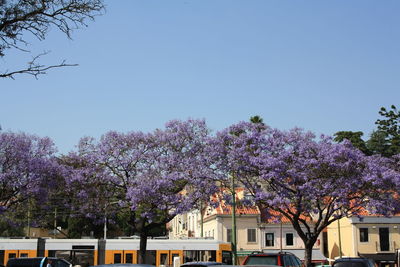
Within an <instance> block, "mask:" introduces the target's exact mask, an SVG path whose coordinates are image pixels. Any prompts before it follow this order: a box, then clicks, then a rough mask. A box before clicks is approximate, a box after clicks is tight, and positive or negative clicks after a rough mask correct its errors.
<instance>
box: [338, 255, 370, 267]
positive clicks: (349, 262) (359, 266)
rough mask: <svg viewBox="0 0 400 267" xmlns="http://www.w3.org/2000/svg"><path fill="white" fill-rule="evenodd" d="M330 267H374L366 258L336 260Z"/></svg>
mask: <svg viewBox="0 0 400 267" xmlns="http://www.w3.org/2000/svg"><path fill="white" fill-rule="evenodd" d="M332 267H375V262H374V261H373V260H371V259H367V258H360V257H343V258H339V259H336V260H335V262H334V263H333V265H332Z"/></svg>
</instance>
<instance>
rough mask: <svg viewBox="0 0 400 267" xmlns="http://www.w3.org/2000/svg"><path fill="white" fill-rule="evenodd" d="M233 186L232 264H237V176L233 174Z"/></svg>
mask: <svg viewBox="0 0 400 267" xmlns="http://www.w3.org/2000/svg"><path fill="white" fill-rule="evenodd" d="M231 184H232V185H231V186H232V189H231V190H232V240H231V242H232V264H233V265H237V248H236V245H237V244H236V190H235V177H234V175H232V176H231Z"/></svg>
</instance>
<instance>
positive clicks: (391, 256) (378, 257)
mask: <svg viewBox="0 0 400 267" xmlns="http://www.w3.org/2000/svg"><path fill="white" fill-rule="evenodd" d="M360 256H361V257H364V258H367V259H372V260H374V261H376V262H396V254H395V253H375V254H360Z"/></svg>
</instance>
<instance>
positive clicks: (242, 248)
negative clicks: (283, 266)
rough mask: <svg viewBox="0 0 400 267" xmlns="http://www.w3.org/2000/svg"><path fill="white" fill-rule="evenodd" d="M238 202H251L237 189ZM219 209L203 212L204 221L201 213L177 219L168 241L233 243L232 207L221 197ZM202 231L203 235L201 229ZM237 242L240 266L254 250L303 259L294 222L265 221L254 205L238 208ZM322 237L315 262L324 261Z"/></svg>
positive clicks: (301, 243) (172, 223)
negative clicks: (184, 239)
mask: <svg viewBox="0 0 400 267" xmlns="http://www.w3.org/2000/svg"><path fill="white" fill-rule="evenodd" d="M236 195H237V202H238V203H240V200H242V199H247V200H250V201H251V199H249V196H248V194H246V191H245V190H244V189H241V188H238V189H237V190H236ZM215 198H216V199H214V201H218V203H219V205H218V206H217V207H215V208H214V207H211V206H208V207H206V208H205V209H203V220H201V218H202V217H201V214H200V211H199V210H194V211H191V212H189V213H186V214H182V215H178V216H176V217H175V218H174V219H173V220H172V221H171V222H170V224H169V225H168V229H169V231H170V232H169V238H170V239H179V238H201V237H203V238H209V239H215V240H218V241H224V242H231V241H232V240H231V234H232V208H231V206H230V205H229V204H227V203H226V202H225V201H224V200H223V199H222V198H220V197H218V196H216V197H215ZM275 215H277V214H275ZM202 228H203V236H201V229H202ZM236 239H237V240H236V241H237V255H238V259H239V261H238V262H239V263H241V262H242V261H243V260H244V258H245V257H246V256H247V255H248V254H250V253H252V252H254V251H264V252H268V251H269V252H278V251H280V250H284V251H289V252H292V253H294V254H296V255H297V256H298V257H299V258H300V259H304V243H303V241H302V240H301V238H300V237H299V236H298V235H297V233H296V231H295V230H294V228H293V226H292V225H291V223H290V222H289V221H288V220H286V219H282V221H280V220H279V222H276V220H273V219H271V218H269V219H266V218H265V216H263V215H262V214H261V212H260V210H259V209H258V208H257V207H256V206H255V205H253V206H248V205H240V204H239V205H238V206H237V209H236ZM321 249H322V238H321V239H319V240H318V241H317V243H316V244H315V247H314V251H313V260H314V261H317V262H322V261H325V259H326V258H325V257H324V256H323V254H322V252H321Z"/></svg>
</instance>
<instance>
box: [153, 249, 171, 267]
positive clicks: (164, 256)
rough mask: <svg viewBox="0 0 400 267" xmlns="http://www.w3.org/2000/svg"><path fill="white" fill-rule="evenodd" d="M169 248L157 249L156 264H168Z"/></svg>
mask: <svg viewBox="0 0 400 267" xmlns="http://www.w3.org/2000/svg"><path fill="white" fill-rule="evenodd" d="M169 255H170V253H169V250H157V259H156V265H157V266H161V265H162V266H169Z"/></svg>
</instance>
